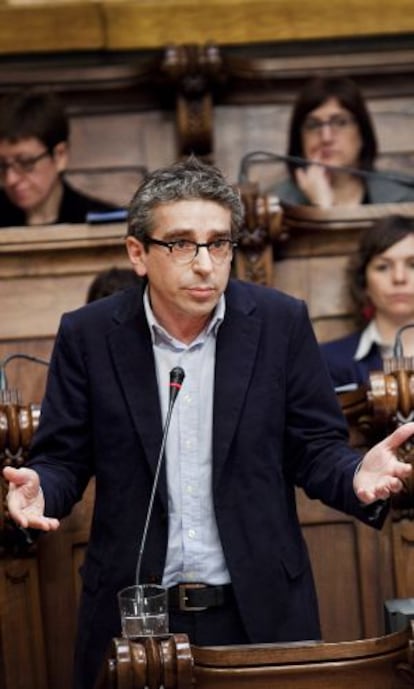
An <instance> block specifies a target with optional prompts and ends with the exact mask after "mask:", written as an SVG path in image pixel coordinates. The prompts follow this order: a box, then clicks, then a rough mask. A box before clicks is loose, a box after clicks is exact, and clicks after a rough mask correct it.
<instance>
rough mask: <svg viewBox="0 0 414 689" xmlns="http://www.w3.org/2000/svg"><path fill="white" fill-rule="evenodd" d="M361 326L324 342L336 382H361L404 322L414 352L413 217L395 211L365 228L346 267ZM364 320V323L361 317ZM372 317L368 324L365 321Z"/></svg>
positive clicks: (377, 366) (407, 350)
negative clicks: (345, 334)
mask: <svg viewBox="0 0 414 689" xmlns="http://www.w3.org/2000/svg"><path fill="white" fill-rule="evenodd" d="M348 278H349V287H350V293H351V297H352V298H353V301H354V303H355V307H356V310H355V314H356V321H357V323H358V325H359V326H360V328H359V330H358V331H357V332H355V333H353V334H352V335H348V336H347V337H343V338H341V339H339V340H335V341H333V342H326V343H324V344H322V345H321V349H322V353H323V355H324V358H325V360H326V362H327V364H328V368H329V371H330V374H331V377H332V380H333V383H334V385H335V387H340V386H343V385H348V384H350V383H355V384H356V385H362V384H363V383H366V382H367V380H368V378H369V372H370V371H374V370H377V371H378V370H381V369H382V357H387V356H392V354H393V352H394V347H395V340H396V335H397V333H398V331H399V330H400V328H402V327H403V326H407V325H409V324H413V328H407V329H406V330H405V331H404V333H403V334H402V335H401V338H402V343H403V350H404V354H405V355H406V356H414V218H408V217H404V216H399V215H391V216H388V217H386V218H382V219H381V220H379V221H377V222H376V224H375V225H373V226H372V227H370V228H369V229H368V230H366V232H365V234H364V235H363V236H362V238H361V240H360V244H359V247H358V251H357V253H356V254H355V256H354V257H353V258H352V259H351V261H350V264H349V270H348ZM364 320H365V327H364V328H361V323H362V322H364ZM367 320H368V325H366V322H367Z"/></svg>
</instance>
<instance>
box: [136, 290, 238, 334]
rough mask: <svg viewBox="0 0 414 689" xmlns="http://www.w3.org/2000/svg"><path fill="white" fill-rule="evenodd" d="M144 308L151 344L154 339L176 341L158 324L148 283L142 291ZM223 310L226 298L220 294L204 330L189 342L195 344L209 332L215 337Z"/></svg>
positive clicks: (224, 309)
mask: <svg viewBox="0 0 414 689" xmlns="http://www.w3.org/2000/svg"><path fill="white" fill-rule="evenodd" d="M144 310H145V316H146V319H147V323H148V325H149V329H150V332H151V339H152V344H155V343H156V341H160V340H162V341H164V342H168V343H170V344H172V343H174V342H176V341H177V340H176V338H174V337H173V336H172V335H170V333H169V332H168V331H167V330H165V328H163V327H162V325H160V323H159V322H158V321H157V319H156V317H155V315H154V312H153V310H152V307H151V303H150V298H149V289H148V285H147V286H146V288H145V291H144ZM225 312H226V300H225V297H224V294H222V295H221V297H220V299H219V300H218V302H217V306H216V308H215V309H214V311H213V315H212V317H211V319H210V320H209V322H208V323H207V325H206V327H205V328H204V330H203V331H202V332H201V333H200V334H199V335H198V336H197V338H196V339H195V340H194V342H192V343H191V344H195V343H196V342H200V341H202V340H204V339H205V338H206V337H208V335H210V333H212V334H213V335H214V336H215V337H216V336H217V332H218V329H219V327H220V325H221V323H222V322H223V319H224V314H225Z"/></svg>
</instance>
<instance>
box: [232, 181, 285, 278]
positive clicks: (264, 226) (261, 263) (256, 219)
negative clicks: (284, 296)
mask: <svg viewBox="0 0 414 689" xmlns="http://www.w3.org/2000/svg"><path fill="white" fill-rule="evenodd" d="M240 193H241V198H242V201H243V205H244V209H245V222H244V225H243V227H242V230H241V233H240V237H239V248H238V251H237V253H236V260H235V266H236V272H237V276H238V277H239V278H241V279H242V280H249V281H251V282H257V283H260V284H264V285H271V284H272V282H273V242H274V241H276V240H283V239H284V238H286V234H285V233H284V231H283V227H282V212H281V208H280V205H279V200H278V198H277V197H275V196H272V195H270V194H267V195H265V194H260V192H259V187H258V185H257V184H246V185H244V186H241V187H240Z"/></svg>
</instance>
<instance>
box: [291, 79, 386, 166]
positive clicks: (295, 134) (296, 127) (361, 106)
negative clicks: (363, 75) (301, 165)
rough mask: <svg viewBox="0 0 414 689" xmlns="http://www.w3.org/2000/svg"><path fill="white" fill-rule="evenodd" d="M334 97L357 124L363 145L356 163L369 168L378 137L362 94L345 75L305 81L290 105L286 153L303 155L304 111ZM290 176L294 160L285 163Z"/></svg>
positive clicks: (375, 150)
mask: <svg viewBox="0 0 414 689" xmlns="http://www.w3.org/2000/svg"><path fill="white" fill-rule="evenodd" d="M330 98H335V99H336V100H337V101H338V103H340V105H341V106H342V107H343V108H345V109H346V110H348V111H349V112H350V113H351V114H352V115H353V116H354V118H355V121H356V123H357V125H358V128H359V131H360V134H361V140H362V149H361V153H360V156H359V161H358V163H359V166H360V167H361V168H364V169H365V170H372V168H373V166H374V161H375V158H376V156H377V138H376V134H375V130H374V125H373V123H372V120H371V116H370V114H369V112H368V109H367V107H366V105H365V102H364V99H363V97H362V94H361V92H360V90H359V88H358V86H357V85H356V83H355V82H354V81H352V79H349V78H348V77H315V78H313V79H311V80H309V81H308V82H306V84H305V85H304V87H303V88H302V90H301V92H300V94H299V96H298V99H297V101H296V103H295V105H294V107H293V111H292V116H291V120H290V127H289V142H288V151H287V153H288V155H291V156H297V157H299V158H303V157H304V153H303V146H302V126H303V123H304V121H305V119H306V117H307V115H308V114H309V113H310V112H312V110H315V108H318V107H319V106H320V105H323V103H326V101H327V100H329V99H330ZM288 168H289V172H290V174H291V176H292V177H293V176H294V170H295V168H296V166H295V164H293V163H290V164H288Z"/></svg>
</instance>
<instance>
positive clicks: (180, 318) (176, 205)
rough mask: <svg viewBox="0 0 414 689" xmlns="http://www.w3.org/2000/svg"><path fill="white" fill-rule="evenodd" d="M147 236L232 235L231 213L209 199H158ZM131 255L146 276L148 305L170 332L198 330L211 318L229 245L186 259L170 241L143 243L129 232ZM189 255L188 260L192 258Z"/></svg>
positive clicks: (224, 278) (207, 238) (204, 238)
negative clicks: (221, 252) (220, 253)
mask: <svg viewBox="0 0 414 689" xmlns="http://www.w3.org/2000/svg"><path fill="white" fill-rule="evenodd" d="M153 228H154V229H153V231H152V234H151V238H153V239H157V240H161V241H165V242H171V241H174V240H184V239H185V240H191V241H194V242H201V243H204V242H212V241H214V240H219V239H228V240H231V213H230V210H228V209H226V208H223V207H222V206H220V205H219V204H217V203H215V202H213V201H205V200H202V199H193V200H188V201H176V202H171V203H167V204H163V205H159V206H158V207H156V208H155V209H154V211H153ZM127 248H128V253H129V257H130V259H131V262H132V264H133V265H134V267H135V270H136V272H137V273H138V275H141V276H145V275H146V276H147V278H148V281H149V290H150V298H151V306H152V309H153V311H154V313H155V315H156V317H157V319H158V320H159V322H160V323H161V324H162V325H163V326H164V327H165V328H166V329H167V330H168V332H170V334H172V335H174V336H176V337H179V338H180V337H181V338H182V339H185V333H186V332H188V333H190V331H191V332H192V333H194V332H196V331H201V329H202V328H203V327H204V325H205V324H206V322H207V321H208V320H209V318H210V315H211V312H212V311H213V309H214V308H215V306H216V304H217V302H218V300H219V298H220V296H221V295H222V294H223V292H224V290H225V288H226V285H227V282H228V279H229V274H230V266H231V258H232V251H231V249H230V248H229V251H228V255H226V256H225V257H224V258H223V259H222V258H219V260H214V258H213V255H212V254H210V253H209V251H208V249H207V248H206V247H201V248H199V249H198V252H197V254H196V255H195V256H194V257H193V258H192V257H191V256H190V259H189V260H188V261H187V262H185V263H180V262H179V260H177V256H176V254H175V252H173V253H172V252H171V251H170V250H169V248H168V247H166V246H160V245H156V244H149V246H148V247H147V250H146V247H144V246H143V244H142V243H141V242H139V241H138V240H137V239H135V238H133V237H128V238H127ZM191 258H192V260H191Z"/></svg>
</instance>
